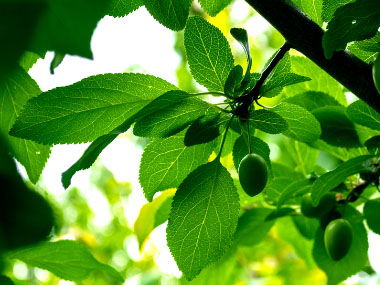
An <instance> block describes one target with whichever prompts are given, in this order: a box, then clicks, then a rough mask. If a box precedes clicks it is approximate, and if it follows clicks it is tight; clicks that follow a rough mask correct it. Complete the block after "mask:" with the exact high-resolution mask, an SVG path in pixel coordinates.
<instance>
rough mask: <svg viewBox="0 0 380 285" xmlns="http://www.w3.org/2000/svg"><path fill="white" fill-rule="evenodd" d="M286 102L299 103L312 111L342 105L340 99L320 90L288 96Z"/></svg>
mask: <svg viewBox="0 0 380 285" xmlns="http://www.w3.org/2000/svg"><path fill="white" fill-rule="evenodd" d="M285 102H287V103H291V104H295V105H299V106H301V107H304V108H305V109H307V110H308V111H310V112H311V111H313V110H314V109H317V108H320V107H324V106H341V105H340V104H339V103H338V101H337V100H335V99H334V98H333V97H331V96H330V95H329V94H326V93H323V92H318V91H306V92H303V93H301V94H298V95H295V96H292V97H289V98H286V99H285Z"/></svg>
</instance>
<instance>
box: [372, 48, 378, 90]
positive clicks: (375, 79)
mask: <svg viewBox="0 0 380 285" xmlns="http://www.w3.org/2000/svg"><path fill="white" fill-rule="evenodd" d="M372 76H373V82H374V83H375V87H376V89H377V92H379V93H380V55H378V56H377V58H376V59H375V61H374V62H373V64H372Z"/></svg>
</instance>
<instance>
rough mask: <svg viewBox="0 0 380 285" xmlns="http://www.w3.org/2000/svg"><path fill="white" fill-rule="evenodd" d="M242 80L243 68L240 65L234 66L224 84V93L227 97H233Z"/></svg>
mask: <svg viewBox="0 0 380 285" xmlns="http://www.w3.org/2000/svg"><path fill="white" fill-rule="evenodd" d="M242 80H243V68H242V67H241V66H240V65H236V66H234V67H233V68H232V69H231V71H230V73H229V74H228V77H227V79H226V83H225V84H224V93H225V94H227V95H229V96H235V92H236V91H237V90H238V89H239V87H240V84H241V81H242Z"/></svg>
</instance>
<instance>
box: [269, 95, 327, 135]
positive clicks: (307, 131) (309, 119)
mask: <svg viewBox="0 0 380 285" xmlns="http://www.w3.org/2000/svg"><path fill="white" fill-rule="evenodd" d="M272 110H273V111H274V112H276V113H277V114H279V115H280V116H281V117H282V118H284V119H285V121H286V122H287V123H288V129H287V130H286V131H285V132H284V135H287V136H289V137H291V138H294V139H296V140H299V141H301V142H312V141H315V140H317V139H318V138H319V137H320V135H321V127H320V125H319V122H318V121H317V119H316V118H315V117H314V116H313V115H312V114H311V113H310V112H309V111H307V110H306V109H305V108H302V107H301V106H298V105H294V104H289V103H285V102H284V103H281V104H280V105H278V106H276V107H275V108H273V109H272Z"/></svg>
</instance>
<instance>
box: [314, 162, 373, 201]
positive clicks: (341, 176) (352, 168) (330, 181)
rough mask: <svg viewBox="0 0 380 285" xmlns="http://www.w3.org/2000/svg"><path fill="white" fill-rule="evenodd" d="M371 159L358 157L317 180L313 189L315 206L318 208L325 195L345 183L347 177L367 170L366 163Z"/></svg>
mask: <svg viewBox="0 0 380 285" xmlns="http://www.w3.org/2000/svg"><path fill="white" fill-rule="evenodd" d="M371 158H372V156H371V155H362V156H357V157H355V158H352V159H350V160H348V161H346V162H343V163H342V164H340V165H339V166H338V167H337V168H336V169H334V170H332V171H330V172H327V173H325V174H323V175H322V176H321V177H319V178H317V179H316V180H315V182H314V183H313V186H312V187H311V198H312V200H313V205H314V206H316V205H317V204H318V203H319V200H320V199H321V198H322V196H323V195H324V194H325V193H327V192H328V191H330V190H332V189H333V188H335V187H337V186H338V185H339V184H340V183H342V182H344V180H345V179H346V178H347V177H349V176H351V175H353V174H355V173H358V172H360V171H362V170H365V169H366V168H367V166H366V165H365V163H366V162H368V161H369V160H370V159H371Z"/></svg>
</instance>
